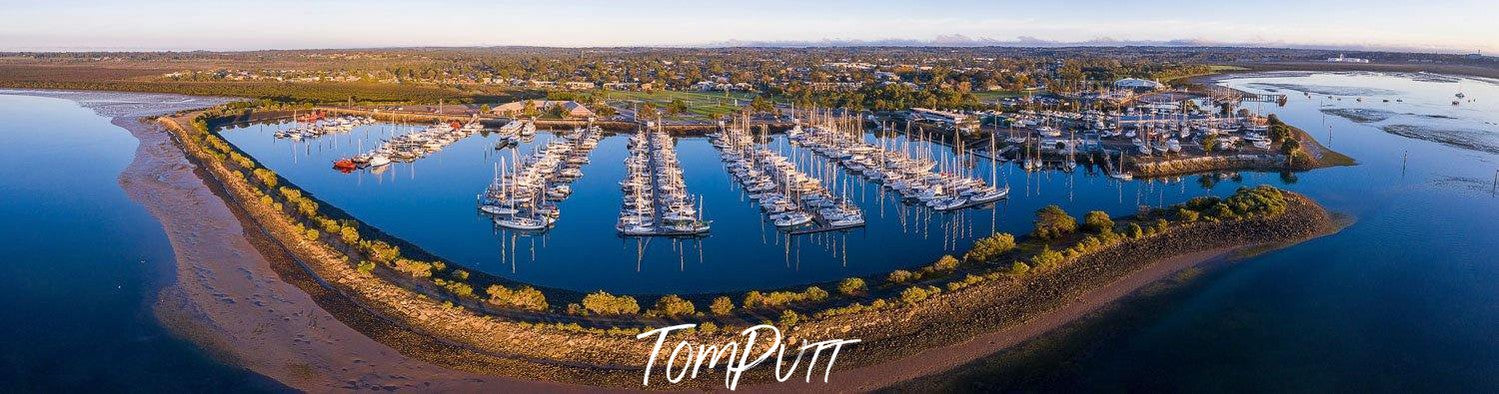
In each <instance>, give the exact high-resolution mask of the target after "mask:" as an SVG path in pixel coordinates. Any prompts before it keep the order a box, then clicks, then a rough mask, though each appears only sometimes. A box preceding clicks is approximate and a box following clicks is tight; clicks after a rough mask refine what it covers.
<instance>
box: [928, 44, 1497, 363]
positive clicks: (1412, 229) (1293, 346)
mask: <svg viewBox="0 0 1499 394" xmlns="http://www.w3.org/2000/svg"><path fill="white" fill-rule="evenodd" d="M1430 79H1431V78H1428V77H1425V76H1415V77H1411V76H1389V75H1379V74H1362V73H1359V74H1315V75H1310V76H1307V75H1301V76H1294V77H1276V78H1251V79H1235V80H1229V81H1226V82H1225V84H1227V85H1229V86H1235V87H1239V88H1244V89H1246V90H1250V91H1260V92H1267V93H1268V92H1269V91H1266V90H1257V89H1256V88H1259V89H1264V88H1267V87H1268V88H1270V89H1275V90H1276V92H1275V93H1288V94H1289V97H1290V102H1289V103H1288V104H1287V106H1286V107H1285V108H1273V110H1274V112H1276V113H1278V114H1279V115H1280V116H1281V117H1282V118H1283V119H1285V120H1286V121H1287V122H1289V123H1291V124H1293V125H1297V126H1300V127H1302V128H1303V129H1306V130H1308V131H1309V132H1311V133H1313V134H1314V135H1316V136H1317V137H1318V138H1319V140H1322V141H1324V142H1325V141H1327V140H1328V138H1329V137H1328V131H1329V130H1331V137H1330V138H1331V140H1332V142H1331V143H1330V145H1331V146H1332V147H1333V148H1334V149H1337V150H1339V151H1342V152H1344V153H1348V154H1350V155H1351V156H1353V157H1355V158H1356V159H1358V160H1359V161H1360V162H1361V165H1359V166H1357V167H1351V168H1335V169H1324V170H1318V171H1314V172H1311V173H1306V174H1299V175H1298V177H1299V180H1298V181H1297V182H1296V183H1295V184H1291V185H1288V186H1287V187H1290V188H1292V189H1294V190H1297V191H1299V192H1302V193H1306V194H1309V195H1311V196H1312V197H1314V198H1316V199H1317V200H1319V201H1321V202H1322V203H1323V204H1324V205H1326V206H1327V207H1328V208H1329V209H1332V210H1334V211H1337V212H1341V213H1347V214H1350V215H1353V216H1355V217H1357V220H1358V221H1357V223H1355V224H1354V225H1353V226H1352V227H1349V228H1348V229H1346V230H1344V231H1342V232H1341V233H1338V234H1336V235H1333V236H1329V237H1325V238H1321V239H1317V240H1313V241H1310V242H1307V243H1305V244H1302V245H1298V246H1295V247H1292V248H1289V249H1286V250H1281V251H1277V252H1273V253H1269V254H1266V255H1262V256H1258V257H1255V258H1251V259H1248V260H1247V261H1242V262H1238V263H1235V264H1233V265H1232V266H1229V267H1227V268H1224V269H1219V270H1215V271H1213V272H1210V273H1209V274H1208V275H1205V276H1203V277H1201V278H1198V279H1196V280H1195V281H1194V282H1193V283H1190V284H1189V285H1187V286H1186V288H1185V289H1182V290H1179V291H1174V292H1170V294H1168V295H1164V296H1151V297H1144V299H1143V300H1139V301H1136V302H1135V304H1133V305H1132V304H1129V303H1126V305H1124V306H1122V307H1120V308H1118V309H1117V310H1115V311H1112V312H1110V313H1105V314H1103V316H1102V317H1100V318H1097V319H1093V320H1092V321H1089V322H1085V323H1082V324H1079V325H1075V326H1074V327H1073V331H1074V332H1073V333H1071V334H1055V335H1052V336H1050V337H1049V338H1046V339H1044V340H1043V342H1038V343H1036V344H1033V346H1032V349H1030V350H1025V351H1022V350H1017V351H1008V352H1002V353H1001V354H999V355H996V356H994V357H992V358H991V359H989V360H985V361H983V362H980V363H979V364H976V365H973V366H969V367H965V368H961V369H960V370H959V371H956V372H952V373H949V374H946V375H942V376H938V377H935V378H933V379H931V380H929V381H924V382H922V384H932V383H947V384H952V386H949V387H948V388H949V389H963V390H968V389H982V390H992V391H1115V390H1121V389H1127V390H1134V391H1244V390H1250V391H1283V390H1290V391H1345V392H1362V391H1380V392H1384V391H1395V392H1412V391H1419V392H1451V391H1459V392H1494V391H1496V390H1499V326H1496V324H1495V323H1496V322H1499V282H1496V278H1499V258H1496V254H1495V247H1496V246H1499V197H1496V191H1495V185H1494V182H1495V176H1496V171H1499V156H1496V155H1495V154H1492V153H1485V152H1480V151H1475V150H1471V149H1463V148H1458V147H1453V146H1449V145H1442V144H1438V143H1434V142H1427V141H1422V140H1417V139H1411V138H1406V137H1401V136H1396V135H1392V134H1388V133H1385V132H1383V131H1381V128H1382V127H1383V126H1387V125H1391V124H1407V125H1419V126H1425V127H1426V128H1429V129H1433V130H1438V131H1442V130H1449V131H1450V130H1461V131H1466V132H1468V133H1467V134H1468V135H1470V136H1473V137H1474V138H1477V139H1478V141H1480V142H1485V143H1489V144H1493V143H1495V142H1499V126H1496V125H1495V123H1493V122H1495V121H1496V119H1499V115H1496V114H1499V85H1496V84H1495V83H1493V82H1491V81H1480V80H1471V79H1462V80H1461V81H1458V82H1441V81H1432V80H1430ZM1266 84H1275V85H1273V86H1270V85H1266ZM1286 85H1293V86H1289V87H1288V86H1286ZM1329 87H1333V88H1337V89H1329ZM1297 89H1300V90H1297ZM1303 91H1311V92H1313V94H1312V97H1307V96H1306V95H1305V94H1303V93H1301V92H1303ZM1316 92H1323V93H1327V92H1333V93H1339V94H1334V97H1332V98H1329V97H1328V95H1327V94H1320V95H1319V94H1316ZM1457 92H1463V93H1465V95H1467V96H1468V98H1470V99H1471V98H1476V101H1474V102H1471V103H1468V102H1464V103H1461V104H1460V105H1459V106H1456V107H1454V106H1452V104H1451V103H1450V102H1451V101H1452V100H1454V94H1455V93H1457ZM1359 97H1362V98H1363V99H1364V101H1363V102H1359V101H1356V98H1359ZM1340 98H1341V100H1339V99H1340ZM1385 98H1389V99H1390V100H1391V102H1389V103H1385V102H1383V100H1384V99H1385ZM1396 99H1399V100H1402V101H1403V102H1397V101H1396ZM1249 107H1250V108H1251V109H1253V108H1255V107H1256V106H1254V105H1250V106H1249ZM1261 108H1262V109H1264V110H1271V109H1272V107H1271V106H1270V105H1266V106H1264V107H1261ZM1328 108H1361V109H1370V110H1377V111H1384V112H1389V113H1391V114H1392V115H1389V116H1390V118H1389V119H1384V120H1381V121H1377V122H1371V121H1369V120H1368V119H1361V120H1362V121H1364V122H1366V123H1357V122H1354V121H1351V120H1348V119H1344V118H1341V117H1337V116H1332V115H1328V116H1325V117H1324V115H1323V112H1322V110H1323V109H1328ZM1433 115H1436V116H1433ZM1444 116H1449V117H1453V118H1456V119H1447V118H1444ZM1407 154H1408V155H1409V156H1408V157H1409V158H1408V161H1407V159H1406V157H1407ZM915 387H931V386H922V385H917V386H913V388H915Z"/></svg>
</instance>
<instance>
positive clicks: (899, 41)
mask: <svg viewBox="0 0 1499 394" xmlns="http://www.w3.org/2000/svg"><path fill="white" fill-rule="evenodd" d="M991 46H993V47H1038V48H1051V47H1090V46H1091V47H1125V46H1155V47H1241V48H1288V49H1317V50H1346V51H1379V52H1433V53H1453V54H1464V53H1471V52H1472V51H1465V50H1462V49H1458V48H1450V47H1435V46H1432V47H1413V46H1392V45H1370V44H1298V43H1290V42H1280V41H1263V42H1220V41H1211V40H1202V39H1189V38H1182V39H1174V40H1163V41H1152V40H1121V39H1116V38H1112V37H1099V38H1094V39H1091V40H1086V41H1055V40H1047V39H1042V38H1037V37H1031V36H1020V37H1016V38H1014V39H1008V40H1002V39H995V38H989V37H969V36H965V35H962V34H948V35H939V36H937V37H936V38H932V39H929V40H923V39H911V38H887V39H878V40H862V39H837V38H830V39H822V40H815V41H762V40H729V41H719V42H710V43H705V44H700V45H683V46H682V47H708V48H724V47H769V48H800V47H991Z"/></svg>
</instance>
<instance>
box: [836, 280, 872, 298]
mask: <svg viewBox="0 0 1499 394" xmlns="http://www.w3.org/2000/svg"><path fill="white" fill-rule="evenodd" d="M867 290H868V287H867V286H865V285H864V279H860V278H848V279H844V280H843V281H842V282H838V292H839V293H843V295H848V296H854V295H859V294H863V293H864V292H865V291H867Z"/></svg>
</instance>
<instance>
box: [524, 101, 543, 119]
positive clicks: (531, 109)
mask: <svg viewBox="0 0 1499 394" xmlns="http://www.w3.org/2000/svg"><path fill="white" fill-rule="evenodd" d="M520 113H521V114H522V115H525V116H529V117H533V118H534V117H536V115H537V114H540V112H538V110H537V108H536V100H526V103H525V104H524V105H522V106H521V110H520Z"/></svg>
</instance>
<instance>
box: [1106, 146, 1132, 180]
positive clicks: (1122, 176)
mask: <svg viewBox="0 0 1499 394" xmlns="http://www.w3.org/2000/svg"><path fill="white" fill-rule="evenodd" d="M1107 154H1108V153H1107V152H1105V158H1106V159H1107ZM1109 177H1111V178H1114V179H1118V180H1121V181H1128V180H1132V179H1135V176H1134V175H1133V174H1130V173H1128V172H1125V171H1124V151H1123V150H1120V151H1119V166H1118V167H1115V168H1114V173H1112V174H1109Z"/></svg>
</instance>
